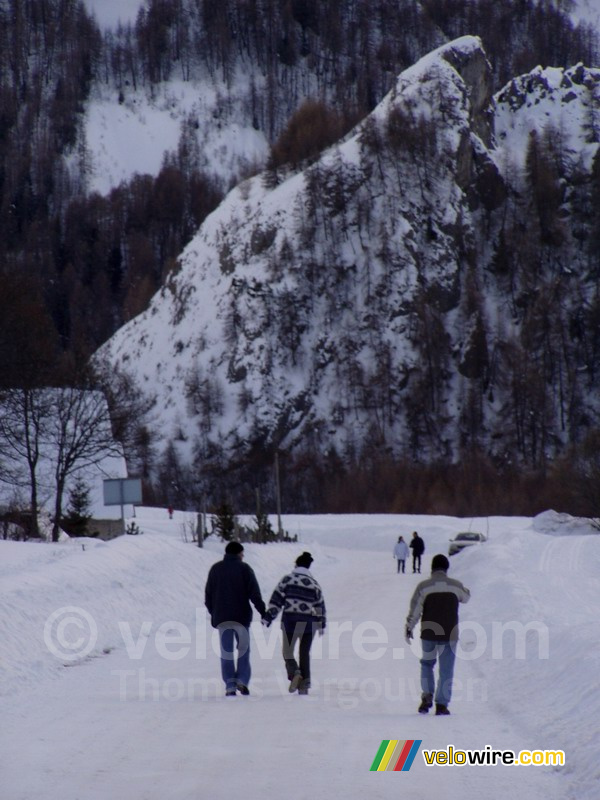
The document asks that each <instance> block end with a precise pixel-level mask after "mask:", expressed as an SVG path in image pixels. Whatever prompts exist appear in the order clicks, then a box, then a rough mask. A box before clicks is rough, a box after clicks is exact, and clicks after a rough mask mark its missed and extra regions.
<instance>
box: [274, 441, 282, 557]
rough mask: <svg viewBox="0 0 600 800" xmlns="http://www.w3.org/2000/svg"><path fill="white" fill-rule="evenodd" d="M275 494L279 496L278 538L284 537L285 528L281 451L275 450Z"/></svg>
mask: <svg viewBox="0 0 600 800" xmlns="http://www.w3.org/2000/svg"><path fill="white" fill-rule="evenodd" d="M275 494H276V498H277V538H278V539H279V541H281V540H282V539H283V528H282V527H281V486H280V484H279V451H278V450H276V451H275Z"/></svg>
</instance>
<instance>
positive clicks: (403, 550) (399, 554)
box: [394, 536, 409, 574]
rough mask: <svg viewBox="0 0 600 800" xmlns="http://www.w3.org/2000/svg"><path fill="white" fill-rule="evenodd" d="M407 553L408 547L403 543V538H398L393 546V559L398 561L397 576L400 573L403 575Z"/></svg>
mask: <svg viewBox="0 0 600 800" xmlns="http://www.w3.org/2000/svg"><path fill="white" fill-rule="evenodd" d="M408 553H409V550H408V545H407V544H406V542H405V541H404V537H403V536H399V537H398V541H397V542H396V544H395V546H394V558H395V559H396V560H397V561H398V574H400V572H402V573H404V567H405V565H406V559H407V558H408Z"/></svg>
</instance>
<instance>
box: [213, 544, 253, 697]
mask: <svg viewBox="0 0 600 800" xmlns="http://www.w3.org/2000/svg"><path fill="white" fill-rule="evenodd" d="M243 558H244V547H243V545H241V544H240V543H239V542H229V543H228V544H227V547H226V548H225V555H224V557H223V560H222V561H218V562H217V563H216V564H213V565H212V567H211V568H210V571H209V573H208V579H207V581H206V588H205V591H204V603H205V605H206V608H207V609H208V613H209V614H210V621H211V624H212V626H213V628H216V629H217V630H218V631H219V639H220V643H221V675H222V677H223V680H224V681H225V695H226V696H227V697H233V696H235V694H236V691H238V692H239V693H240V694H244V695H247V694H250V692H249V689H248V684H249V683H250V675H251V669H250V622H251V620H252V608H251V607H250V602H252V605H253V606H254V607H255V608H256V610H257V611H258V613H259V614H260V615H261V617H263V618H264V615H265V612H266V610H267V609H266V606H265V604H264V601H263V599H262V596H261V593H260V588H259V586H258V581H257V580H256V575H255V574H254V571H253V569H252V567H250V566H248V564H244V562H243ZM236 649H237V665H236V663H235V650H236Z"/></svg>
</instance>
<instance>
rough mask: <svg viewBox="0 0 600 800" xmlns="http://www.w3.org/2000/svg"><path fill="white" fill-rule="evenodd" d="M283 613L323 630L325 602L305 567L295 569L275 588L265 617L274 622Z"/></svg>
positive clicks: (315, 582) (317, 585) (319, 588)
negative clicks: (312, 623)
mask: <svg viewBox="0 0 600 800" xmlns="http://www.w3.org/2000/svg"><path fill="white" fill-rule="evenodd" d="M280 611H283V616H284V617H285V616H293V617H294V618H295V619H298V620H307V621H309V622H316V623H317V624H318V625H319V626H320V627H321V628H322V629H324V628H325V624H326V616H325V601H324V599H323V592H322V590H321V587H320V586H319V584H318V583H317V581H316V580H315V578H313V576H312V575H311V574H310V572H309V570H308V569H306V567H295V568H294V570H293V571H292V572H290V573H289V575H284V577H283V578H282V579H281V580H280V581H279V583H278V584H277V586H276V587H275V589H274V591H273V594H272V595H271V599H270V600H269V608H268V610H267V615H268V616H269V617H270V618H271V620H274V619H275V617H276V616H277V614H278V613H279V612H280Z"/></svg>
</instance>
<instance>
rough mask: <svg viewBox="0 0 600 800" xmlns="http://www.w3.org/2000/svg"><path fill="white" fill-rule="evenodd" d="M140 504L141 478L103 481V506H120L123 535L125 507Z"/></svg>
mask: <svg viewBox="0 0 600 800" xmlns="http://www.w3.org/2000/svg"><path fill="white" fill-rule="evenodd" d="M141 502H142V479H141V478H108V479H107V480H105V481H104V505H105V506H121V522H122V524H123V533H125V506H126V505H135V504H136V503H141Z"/></svg>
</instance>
